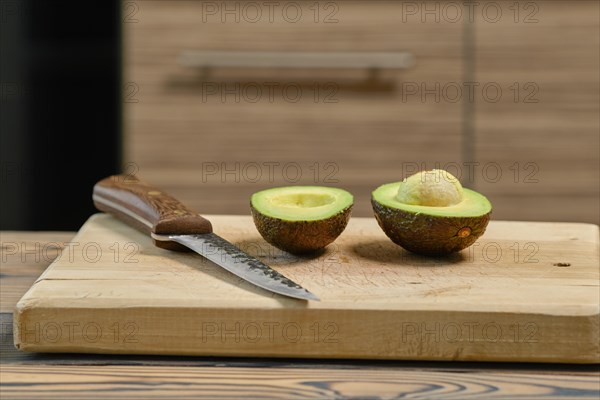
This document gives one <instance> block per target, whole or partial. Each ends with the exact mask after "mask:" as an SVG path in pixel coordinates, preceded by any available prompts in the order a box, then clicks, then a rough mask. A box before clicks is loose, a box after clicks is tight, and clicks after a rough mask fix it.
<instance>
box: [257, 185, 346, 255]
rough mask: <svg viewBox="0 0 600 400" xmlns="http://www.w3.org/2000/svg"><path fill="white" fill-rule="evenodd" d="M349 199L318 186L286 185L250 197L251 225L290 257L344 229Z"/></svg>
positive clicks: (341, 192)
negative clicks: (291, 254)
mask: <svg viewBox="0 0 600 400" xmlns="http://www.w3.org/2000/svg"><path fill="white" fill-rule="evenodd" d="M352 205H353V197H352V195H351V194H350V193H348V192H347V191H345V190H342V189H338V188H330V187H322V186H288V187H280V188H273V189H267V190H263V191H261V192H257V193H255V194H253V195H252V197H251V199H250V208H251V211H252V217H253V219H254V224H255V225H256V228H257V230H258V232H259V233H260V234H261V235H262V237H263V238H264V239H265V240H266V241H267V242H269V243H270V244H272V245H273V246H275V247H277V248H279V249H282V250H285V251H287V252H290V253H293V254H304V253H310V252H314V251H316V250H320V249H322V248H324V247H325V246H327V245H328V244H330V243H331V242H333V241H334V240H335V239H336V238H337V237H338V236H339V235H340V234H341V233H342V232H343V230H344V229H345V228H346V225H347V224H348V220H349V218H350V213H351V210H352Z"/></svg>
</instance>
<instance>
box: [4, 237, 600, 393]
mask: <svg viewBox="0 0 600 400" xmlns="http://www.w3.org/2000/svg"><path fill="white" fill-rule="evenodd" d="M72 235H73V234H70V233H58V232H54V233H52V232H2V233H0V237H1V238H2V242H3V243H21V242H26V243H39V244H40V246H39V247H37V251H38V253H40V254H39V260H40V261H36V257H35V254H37V253H28V254H27V257H25V260H24V261H22V262H21V261H19V262H18V263H16V262H15V261H16V260H20V258H21V254H19V252H20V251H21V250H23V248H21V249H20V250H19V252H18V253H17V254H16V255H6V254H4V255H5V256H7V257H9V258H8V259H7V262H3V263H2V264H0V273H1V275H0V284H2V290H1V291H0V305H1V306H2V310H3V313H0V325H1V328H2V331H1V335H0V339H1V343H0V344H1V348H0V350H1V351H0V363H1V364H2V366H1V368H0V395H1V396H2V398H3V399H8V398H19V397H20V398H31V397H35V398H56V397H69V396H70V397H79V398H81V397H85V398H103V399H104V398H110V397H113V398H123V397H124V396H128V397H131V396H132V395H134V394H136V395H137V396H139V397H140V398H158V397H160V398H164V397H174V396H180V397H183V398H185V397H190V398H201V397H202V396H207V394H206V393H207V392H206V389H207V386H206V385H204V384H203V382H206V381H207V380H208V379H211V378H212V377H214V375H215V372H217V373H219V374H220V378H217V379H221V378H223V377H224V376H227V375H226V374H227V371H229V370H233V371H234V376H236V377H238V378H239V379H236V381H235V382H234V383H232V382H223V381H222V380H219V381H218V383H217V384H213V385H212V386H211V388H212V389H213V390H214V391H212V392H210V394H209V395H208V397H210V398H214V397H239V396H238V393H237V392H235V390H238V389H239V388H243V389H244V390H245V393H246V394H248V393H253V394H255V397H260V398H266V397H268V396H269V395H270V394H271V393H272V392H273V391H274V390H275V388H274V387H272V386H275V385H274V384H273V383H274V382H275V381H276V377H281V376H282V375H284V374H285V376H287V377H291V376H293V375H294V374H295V376H296V378H295V379H287V380H285V381H283V380H282V381H277V383H278V384H279V386H278V387H277V390H278V391H279V394H280V395H279V396H278V397H280V398H286V396H287V398H294V395H295V392H294V393H289V394H283V393H284V392H286V389H287V388H298V387H301V388H304V392H303V394H304V395H305V397H304V398H311V396H312V397H313V398H322V397H323V396H321V392H319V393H315V394H314V395H312V393H309V392H310V390H311V389H313V390H315V391H316V389H315V388H317V387H318V388H324V389H323V390H325V391H327V390H329V391H328V392H326V393H327V394H328V396H326V397H329V398H336V397H337V398H340V397H342V396H344V397H346V398H348V397H357V396H361V397H362V398H366V397H368V398H397V397H400V396H403V395H404V397H408V398H410V397H414V398H417V397H427V398H429V397H432V396H433V395H434V392H433V391H436V390H437V391H436V392H435V395H437V396H441V395H442V393H441V392H442V391H443V390H444V389H443V388H445V387H447V386H448V385H449V383H448V382H463V381H464V380H465V379H467V377H468V380H469V381H470V382H477V384H478V385H484V384H488V392H486V393H485V395H483V394H481V393H480V392H475V393H473V394H472V395H471V392H469V391H468V390H469V389H470V388H475V387H476V386H475V385H468V386H465V387H461V388H458V390H457V392H456V393H457V396H458V398H469V396H470V395H471V396H470V397H475V398H481V397H482V396H485V397H486V398H489V397H490V396H492V395H493V396H496V397H499V398H511V397H512V398H515V399H521V398H523V397H533V398H535V397H536V396H537V397H538V398H544V399H548V398H582V399H596V398H597V397H598V392H599V390H600V389H599V388H598V382H599V381H598V379H599V373H598V366H597V365H557V364H522V363H521V364H514V363H468V362H463V363H434V362H398V361H386V362H383V361H378V362H374V361H368V362H367V361H357V360H346V361H340V360H319V361H315V360H298V359H295V360H286V359H264V358H263V359H251V358H242V359H240V358H214V357H164V356H163V357H152V356H128V355H119V356H115V355H90V354H39V353H25V352H21V351H18V350H16V349H15V348H14V345H13V336H12V318H11V314H10V313H6V312H4V310H9V309H10V310H12V308H13V307H14V305H15V304H16V301H17V298H15V294H16V295H18V296H19V297H20V296H21V295H22V294H23V293H24V292H25V291H26V290H27V287H28V286H27V287H25V286H24V285H23V284H22V280H27V281H29V282H33V281H34V280H35V279H36V278H37V277H38V275H39V274H40V273H41V272H42V271H43V269H44V268H45V267H46V266H47V264H49V263H50V261H51V259H52V258H53V256H51V255H50V254H48V256H49V257H48V258H47V259H46V258H45V256H44V255H43V251H42V249H43V248H45V247H47V246H46V245H52V244H53V243H63V242H66V241H69V240H70V239H71V238H72ZM28 248H32V249H35V248H36V247H34V246H31V247H28ZM6 250H7V248H6V247H3V248H2V251H3V252H4V251H6ZM8 250H9V253H12V251H10V249H8ZM11 260H12V261H11ZM17 266H18V268H17ZM115 366H121V367H120V368H118V370H115V369H114V367H115ZM56 367H58V368H56ZM148 367H152V368H151V370H152V373H151V374H150V375H148V374H147V373H146V370H147V368H148ZM172 367H178V368H172ZM117 371H118V373H115V372H117ZM280 371H283V372H282V373H281V374H280ZM305 371H306V372H305ZM329 371H334V374H335V375H330V374H329ZM364 371H370V372H369V374H368V376H369V378H370V379H369V382H368V383H363V382H361V383H362V384H361V385H360V387H359V388H357V386H355V385H350V384H346V382H356V381H357V377H362V376H363V372H364ZM182 372H183V373H184V375H183V376H186V377H187V380H186V381H185V382H181V381H180V380H179V379H178V378H177V374H180V373H182ZM381 372H382V373H383V374H384V375H385V379H383V381H382V380H381V379H378V378H379V374H380V373H381ZM190 374H191V375H192V376H190ZM391 374H395V376H394V377H393V380H392V382H391V383H390V382H389V381H388V378H389V376H390V375H391ZM417 374H418V375H419V378H415V381H414V382H408V381H407V380H408V379H409V378H406V377H409V376H410V377H414V376H416V375H417ZM116 375H118V377H119V378H117V379H118V380H119V382H116V381H115V379H116ZM315 375H318V376H315ZM259 376H260V377H264V376H266V377H267V378H266V379H268V380H269V381H270V382H271V383H272V384H271V385H269V387H267V388H265V390H264V391H259V390H258V388H257V386H256V385H255V384H256V382H255V380H256V378H257V377H259ZM333 376H335V378H336V379H335V381H334V380H333V379H330V378H331V377H333ZM90 377H91V378H90ZM495 377H499V378H501V379H503V380H502V384H499V381H498V379H497V378H495ZM513 377H514V379H513ZM540 377H541V380H540ZM263 380H264V379H263ZM65 381H67V382H65ZM549 381H551V384H549V385H548V384H547V383H548V382H549ZM336 382H341V383H342V384H341V385H336ZM213 383H214V380H213ZM411 383H416V384H417V385H416V386H411ZM424 384H426V385H428V386H427V388H426V393H427V395H425V394H422V393H420V392H417V391H418V390H420V388H421V386H420V385H424ZM403 385H404V386H403ZM594 385H595V386H594ZM394 388H396V390H395V391H394V390H393V389H394ZM358 389H360V390H358ZM55 390H56V391H55ZM333 390H337V391H336V392H333ZM411 390H412V392H411ZM184 391H185V393H184ZM286 393H287V392H286ZM184 394H185V396H183V395H184ZM452 395H453V394H452V393H448V394H446V396H452ZM249 397H252V396H249ZM450 398H451V397H450Z"/></svg>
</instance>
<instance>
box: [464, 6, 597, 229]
mask: <svg viewBox="0 0 600 400" xmlns="http://www.w3.org/2000/svg"><path fill="white" fill-rule="evenodd" d="M488 4H491V5H495V6H499V7H500V8H501V9H502V11H503V16H502V18H500V19H499V20H498V21H497V22H494V23H492V22H486V21H485V20H484V19H483V18H482V17H481V15H479V18H478V20H477V21H476V23H475V39H476V49H475V60H474V62H475V66H476V68H475V75H476V81H477V82H479V83H480V87H483V86H484V85H486V84H488V85H494V86H496V87H499V88H501V93H500V94H501V98H498V99H496V97H497V96H496V94H495V91H494V90H495V89H494V88H493V87H492V88H491V89H490V92H489V93H490V95H489V96H488V97H487V99H486V98H485V97H484V96H482V95H480V96H479V97H478V99H477V101H476V110H475V127H476V129H475V131H476V137H475V153H476V160H475V161H478V162H480V163H481V164H480V168H479V169H478V174H477V176H476V178H477V179H476V182H477V188H478V189H479V190H481V191H482V192H483V193H486V195H488V196H489V198H490V200H491V201H492V203H493V204H494V205H496V207H495V210H494V211H495V213H496V216H497V218H510V219H519V220H548V219H549V220H558V221H587V222H593V223H598V221H600V200H599V197H598V196H599V193H600V175H599V174H600V173H599V169H598V165H599V163H600V153H599V152H598V148H599V147H600V142H599V135H598V132H599V131H600V120H599V119H598V113H599V112H600V77H599V75H598V70H600V54H599V51H600V50H599V49H600V5H599V3H598V2H596V1H585V0H584V1H552V0H550V1H535V2H532V3H515V2H512V1H499V2H489V1H488V2H480V7H481V9H484V8H485V7H486V6H487V5H488ZM515 4H517V5H518V8H515ZM517 11H518V12H517ZM515 19H516V21H517V22H515ZM490 87H491V86H490ZM492 163H494V164H496V165H499V166H501V167H502V168H501V170H500V172H501V173H502V176H500V177H498V178H496V175H497V173H496V171H497V170H498V169H497V168H495V166H494V165H492V166H491V168H490V169H489V171H487V174H486V173H485V172H484V171H483V167H484V166H485V165H489V164H492Z"/></svg>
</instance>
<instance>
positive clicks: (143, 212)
mask: <svg viewBox="0 0 600 400" xmlns="http://www.w3.org/2000/svg"><path fill="white" fill-rule="evenodd" d="M92 197H93V200H94V205H95V206H96V208H97V209H99V210H101V211H104V212H107V213H109V214H112V215H113V216H115V217H117V218H119V219H120V220H122V221H123V222H125V223H127V224H128V225H130V226H132V227H134V228H136V229H138V230H140V231H142V232H144V233H148V234H150V237H151V238H152V240H153V241H154V245H156V246H157V247H160V248H163V249H167V250H175V251H184V250H190V249H191V250H193V251H195V252H196V253H198V254H200V255H202V256H204V257H205V258H207V259H209V260H210V261H212V262H214V263H215V264H218V265H220V266H221V267H223V268H224V269H226V270H227V271H229V272H231V273H233V274H235V275H237V276H239V277H240V278H242V279H244V280H246V281H247V282H250V283H252V284H254V285H256V286H258V287H260V288H263V289H266V290H269V291H271V292H274V293H278V294H281V295H284V296H288V297H293V298H296V299H302V300H315V301H319V298H318V297H317V296H315V295H314V294H312V293H311V292H309V291H308V290H306V289H305V288H303V287H302V286H300V285H298V284H297V283H295V282H293V281H292V280H291V279H288V278H286V277H285V276H283V275H282V274H280V273H279V272H277V271H275V270H273V269H271V268H270V267H269V266H268V265H266V264H264V263H263V262H262V261H260V260H258V259H257V258H255V257H252V256H250V255H248V254H246V253H244V252H243V251H241V250H240V249H239V248H237V247H236V246H234V245H233V244H231V243H229V242H228V241H227V240H225V239H223V238H221V237H219V236H218V235H216V234H215V233H213V231H212V225H211V223H210V221H208V220H207V219H206V218H203V217H202V216H201V215H200V214H198V213H196V212H194V211H192V210H190V209H189V208H187V207H186V206H184V205H183V204H182V203H180V202H179V201H178V200H176V199H175V198H173V197H171V196H169V195H168V194H167V193H165V192H164V191H162V190H160V189H157V188H155V187H153V186H151V185H148V184H147V183H145V182H143V181H141V180H140V179H138V178H137V177H136V176H134V175H113V176H109V177H108V178H105V179H102V180H101V181H99V182H98V183H96V185H94V193H93V196H92Z"/></svg>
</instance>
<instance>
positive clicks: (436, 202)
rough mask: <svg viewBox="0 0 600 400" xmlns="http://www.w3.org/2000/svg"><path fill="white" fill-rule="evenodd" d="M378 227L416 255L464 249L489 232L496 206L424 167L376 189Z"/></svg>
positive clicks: (448, 176)
mask: <svg viewBox="0 0 600 400" xmlns="http://www.w3.org/2000/svg"><path fill="white" fill-rule="evenodd" d="M371 203H372V205H373V210H374V212H375V217H376V219H377V222H378V223H379V226H380V227H381V228H382V229H383V231H384V232H385V234H386V235H387V236H388V237H389V238H390V239H391V240H392V241H393V242H394V243H396V244H398V245H400V246H402V247H403V248H405V249H406V250H409V251H411V252H413V253H417V254H423V255H433V256H436V255H444V254H449V253H453V252H457V251H460V250H463V249H465V248H467V247H469V246H470V245H472V244H473V243H475V241H476V240H477V239H478V238H479V237H480V236H481V235H483V233H484V232H485V228H486V227H487V225H488V222H489V220H490V214H491V212H492V205H491V203H490V202H489V201H488V199H486V198H485V197H484V196H483V195H481V194H479V193H477V192H475V191H473V190H469V189H465V188H463V187H462V185H461V184H460V182H459V180H458V179H457V178H455V177H454V176H452V175H451V174H450V173H448V172H447V171H444V170H431V171H421V172H419V173H417V174H415V175H412V176H410V177H408V178H406V179H404V180H403V181H402V182H395V183H388V184H385V185H382V186H380V187H378V188H377V189H376V190H375V191H373V193H372V198H371Z"/></svg>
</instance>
